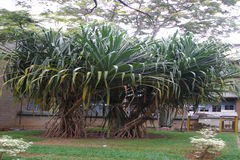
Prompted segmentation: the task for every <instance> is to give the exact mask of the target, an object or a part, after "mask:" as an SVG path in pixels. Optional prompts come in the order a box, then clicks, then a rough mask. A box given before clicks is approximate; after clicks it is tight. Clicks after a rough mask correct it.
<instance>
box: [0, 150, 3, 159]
mask: <svg viewBox="0 0 240 160" xmlns="http://www.w3.org/2000/svg"><path fill="white" fill-rule="evenodd" d="M2 157H3V153H2V152H0V160H2Z"/></svg>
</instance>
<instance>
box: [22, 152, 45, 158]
mask: <svg viewBox="0 0 240 160" xmlns="http://www.w3.org/2000/svg"><path fill="white" fill-rule="evenodd" d="M18 155H19V156H21V157H24V158H32V157H42V156H44V154H39V153H20V154H18Z"/></svg>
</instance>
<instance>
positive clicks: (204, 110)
mask: <svg viewBox="0 0 240 160" xmlns="http://www.w3.org/2000/svg"><path fill="white" fill-rule="evenodd" d="M200 112H208V108H207V107H202V108H200Z"/></svg>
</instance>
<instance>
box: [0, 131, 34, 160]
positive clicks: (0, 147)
mask: <svg viewBox="0 0 240 160" xmlns="http://www.w3.org/2000/svg"><path fill="white" fill-rule="evenodd" d="M31 144H32V142H25V141H23V139H22V138H21V139H13V138H12V137H10V136H7V135H4V136H2V137H1V138H0V160H2V157H3V154H7V155H9V156H16V155H17V154H18V153H21V152H25V150H26V149H27V148H28V147H30V146H31Z"/></svg>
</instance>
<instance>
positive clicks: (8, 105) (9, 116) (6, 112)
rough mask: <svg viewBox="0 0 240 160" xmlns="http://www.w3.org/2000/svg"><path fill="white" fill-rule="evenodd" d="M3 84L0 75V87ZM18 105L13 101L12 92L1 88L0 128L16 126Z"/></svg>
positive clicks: (0, 73)
mask: <svg viewBox="0 0 240 160" xmlns="http://www.w3.org/2000/svg"><path fill="white" fill-rule="evenodd" d="M0 63H2V64H0V75H2V71H3V62H1V61H0ZM2 85H3V79H2V77H0V87H2ZM19 107H20V105H19V104H18V103H15V102H14V99H13V97H12V93H11V92H10V91H9V90H7V89H3V93H2V96H0V129H2V128H12V127H16V125H17V124H18V120H19V119H18V117H17V114H16V113H17V112H18V111H19Z"/></svg>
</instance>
